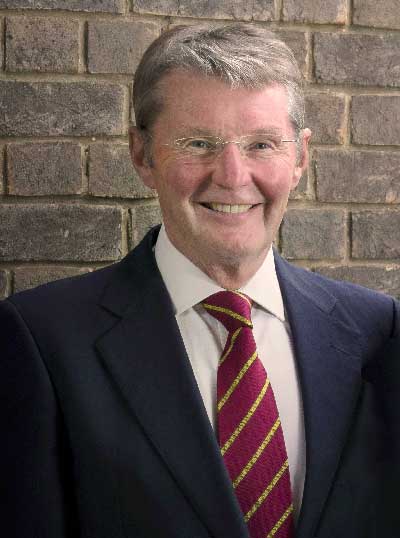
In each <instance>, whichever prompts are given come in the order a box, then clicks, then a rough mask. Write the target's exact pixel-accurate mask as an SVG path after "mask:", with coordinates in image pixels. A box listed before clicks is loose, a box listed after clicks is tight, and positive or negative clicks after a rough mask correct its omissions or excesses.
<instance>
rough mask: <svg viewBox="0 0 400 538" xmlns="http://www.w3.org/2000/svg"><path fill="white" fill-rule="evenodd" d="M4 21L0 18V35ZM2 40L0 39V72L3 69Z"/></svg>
mask: <svg viewBox="0 0 400 538" xmlns="http://www.w3.org/2000/svg"><path fill="white" fill-rule="evenodd" d="M3 27H4V19H3V17H0V35H3ZM3 57H4V51H3V39H0V71H1V70H2V69H3Z"/></svg>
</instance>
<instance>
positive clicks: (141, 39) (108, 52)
mask: <svg viewBox="0 0 400 538" xmlns="http://www.w3.org/2000/svg"><path fill="white" fill-rule="evenodd" d="M159 34H160V28H159V26H158V25H156V24H154V23H152V22H143V21H132V22H93V23H91V22H89V37H88V69H89V72H90V73H131V74H133V73H134V72H135V70H136V67H137V65H138V63H139V61H140V59H141V57H142V55H143V53H144V51H145V50H146V48H147V47H148V46H149V45H150V43H152V41H154V39H156V38H157V37H158V36H159ZM105 43H106V44H107V46H104V44H105Z"/></svg>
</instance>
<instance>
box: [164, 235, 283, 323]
mask: <svg viewBox="0 0 400 538" xmlns="http://www.w3.org/2000/svg"><path fill="white" fill-rule="evenodd" d="M155 257H156V261H157V265H158V269H159V271H160V273H161V276H162V278H163V280H164V283H165V286H166V288H167V290H168V293H169V295H170V298H171V301H172V305H173V307H174V310H175V314H176V315H177V316H178V315H180V314H182V313H183V312H185V311H186V310H188V309H189V308H192V307H194V306H196V305H197V304H198V303H200V302H201V301H203V300H204V299H205V298H206V297H209V296H210V295H212V294H213V293H216V292H218V291H221V290H222V289H223V288H221V287H220V286H218V284H216V283H215V282H214V281H213V280H211V278H210V277H209V276H207V275H206V274H205V273H204V272H203V271H201V269H199V268H198V267H197V266H196V265H194V264H193V263H192V262H191V261H190V260H189V259H188V258H186V256H184V255H183V254H182V253H181V252H180V251H179V250H178V249H176V248H175V247H174V245H173V244H172V243H171V241H170V240H169V238H168V236H167V233H166V231H165V227H164V225H162V226H161V229H160V233H159V235H158V238H157V242H156V245H155ZM177 275H179V278H177ZM240 291H242V292H243V293H245V294H246V295H248V296H249V297H250V298H251V299H252V300H253V301H254V302H255V303H257V304H258V305H259V306H261V307H262V308H264V309H265V310H267V311H268V312H270V313H271V314H273V315H274V316H276V317H277V318H278V319H280V320H281V321H284V320H285V310H284V306H283V300H282V294H281V290H280V287H279V282H278V277H277V276H276V270H275V261H274V254H273V250H272V248H271V249H270V250H269V251H268V254H267V256H266V257H265V260H264V262H263V263H262V265H261V267H260V268H259V269H258V271H257V272H256V273H255V274H254V275H253V277H252V278H251V279H250V280H249V281H248V282H247V283H246V284H245V285H244V286H243V287H242V288H241V289H240Z"/></svg>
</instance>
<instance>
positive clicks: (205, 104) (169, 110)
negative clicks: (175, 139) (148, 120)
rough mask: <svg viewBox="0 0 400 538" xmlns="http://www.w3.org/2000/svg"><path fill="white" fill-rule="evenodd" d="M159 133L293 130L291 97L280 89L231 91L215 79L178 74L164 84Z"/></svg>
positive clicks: (171, 76) (276, 87)
mask: <svg viewBox="0 0 400 538" xmlns="http://www.w3.org/2000/svg"><path fill="white" fill-rule="evenodd" d="M159 91H160V94H161V99H162V104H163V106H162V111H161V113H160V115H159V117H158V118H157V120H156V124H158V126H159V128H160V129H163V128H165V129H169V130H172V131H174V132H176V131H178V132H179V131H181V130H187V129H190V127H192V128H197V129H202V130H205V131H210V132H216V133H218V132H221V133H225V134H227V133H229V132H232V133H235V134H238V131H240V132H251V131H252V130H259V129H267V128H272V129H274V130H280V131H287V130H288V129H290V120H289V116H288V97H287V92H286V89H285V88H284V87H283V86H281V85H277V84H274V85H268V86H264V87H262V88H257V89H252V88H245V87H239V88H232V87H231V86H230V85H229V84H227V83H226V82H224V81H221V80H219V79H217V78H215V77H205V76H202V75H198V74H194V73H188V72H183V71H182V72H179V71H175V72H173V73H171V74H169V75H167V76H166V77H165V78H164V79H163V80H162V82H161V84H160V87H159Z"/></svg>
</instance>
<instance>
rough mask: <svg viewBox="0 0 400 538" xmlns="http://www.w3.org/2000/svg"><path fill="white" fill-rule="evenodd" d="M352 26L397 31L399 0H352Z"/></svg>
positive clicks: (399, 9) (399, 25)
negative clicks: (393, 29)
mask: <svg viewBox="0 0 400 538" xmlns="http://www.w3.org/2000/svg"><path fill="white" fill-rule="evenodd" d="M353 24H359V25H361V26H373V27H381V28H395V29H396V28H397V29H399V28H400V3H399V0H380V1H379V2H377V1H376V0H353Z"/></svg>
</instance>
